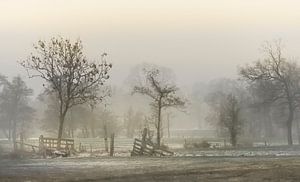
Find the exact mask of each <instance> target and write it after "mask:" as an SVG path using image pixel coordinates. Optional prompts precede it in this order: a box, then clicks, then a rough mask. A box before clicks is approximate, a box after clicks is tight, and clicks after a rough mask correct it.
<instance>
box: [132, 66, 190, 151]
mask: <svg viewBox="0 0 300 182" xmlns="http://www.w3.org/2000/svg"><path fill="white" fill-rule="evenodd" d="M163 70H164V69H162V68H158V67H156V66H150V67H144V69H143V75H142V76H143V77H144V78H140V79H139V80H144V82H139V83H138V84H137V85H135V86H134V87H133V93H140V94H143V95H146V96H148V97H149V98H151V100H152V102H151V106H152V108H153V109H154V113H155V114H156V119H157V121H156V129H157V132H156V133H157V146H158V147H160V145H161V132H162V131H161V129H162V117H161V116H162V109H165V108H170V107H183V106H184V105H185V102H186V101H185V100H184V99H183V98H182V97H180V96H178V94H177V92H178V88H177V86H176V85H175V84H174V83H173V82H172V81H171V80H170V79H169V78H168V77H166V76H164V75H165V74H166V73H165V72H163Z"/></svg>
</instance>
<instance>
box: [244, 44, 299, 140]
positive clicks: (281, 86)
mask: <svg viewBox="0 0 300 182" xmlns="http://www.w3.org/2000/svg"><path fill="white" fill-rule="evenodd" d="M263 51H264V53H265V54H266V58H265V59H264V60H263V61H257V62H256V63H255V64H254V65H252V66H249V65H247V66H245V67H243V68H241V69H240V75H241V76H242V77H243V78H245V79H247V80H250V81H251V82H257V81H261V80H263V81H265V82H268V83H269V84H270V85H272V87H270V88H272V90H268V91H267V92H273V93H274V92H275V94H273V96H272V98H271V100H272V101H273V102H280V103H281V104H286V105H287V107H288V111H289V113H288V118H287V120H286V127H287V140H288V144H289V145H293V139H292V125H293V120H294V111H295V108H296V107H297V106H298V103H297V100H298V96H299V80H300V69H299V66H298V65H297V64H296V62H292V61H289V60H287V59H286V58H285V57H284V56H283V54H282V45H281V42H280V41H275V42H274V43H273V44H272V43H270V42H266V43H265V44H264V45H263Z"/></svg>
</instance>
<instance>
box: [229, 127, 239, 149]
mask: <svg viewBox="0 0 300 182" xmlns="http://www.w3.org/2000/svg"><path fill="white" fill-rule="evenodd" d="M230 143H231V145H232V146H233V147H236V143H237V140H236V131H231V132H230Z"/></svg>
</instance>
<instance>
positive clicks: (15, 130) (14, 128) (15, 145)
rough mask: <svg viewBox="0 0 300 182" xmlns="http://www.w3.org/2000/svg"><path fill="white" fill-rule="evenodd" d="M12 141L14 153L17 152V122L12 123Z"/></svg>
mask: <svg viewBox="0 0 300 182" xmlns="http://www.w3.org/2000/svg"><path fill="white" fill-rule="evenodd" d="M12 139H13V145H14V152H16V151H17V143H16V142H17V122H16V121H13V128H12Z"/></svg>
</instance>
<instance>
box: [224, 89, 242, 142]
mask: <svg viewBox="0 0 300 182" xmlns="http://www.w3.org/2000/svg"><path fill="white" fill-rule="evenodd" d="M240 109H241V108H240V106H239V104H238V101H237V99H236V97H235V96H234V95H232V94H229V95H227V98H226V99H225V100H224V101H223V102H222V103H221V107H220V114H219V122H220V125H222V126H223V127H225V128H226V129H227V130H228V132H229V135H230V143H231V145H232V146H233V147H236V144H237V136H238V134H239V132H240V130H241V124H242V122H241V119H240V116H239V115H240Z"/></svg>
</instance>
